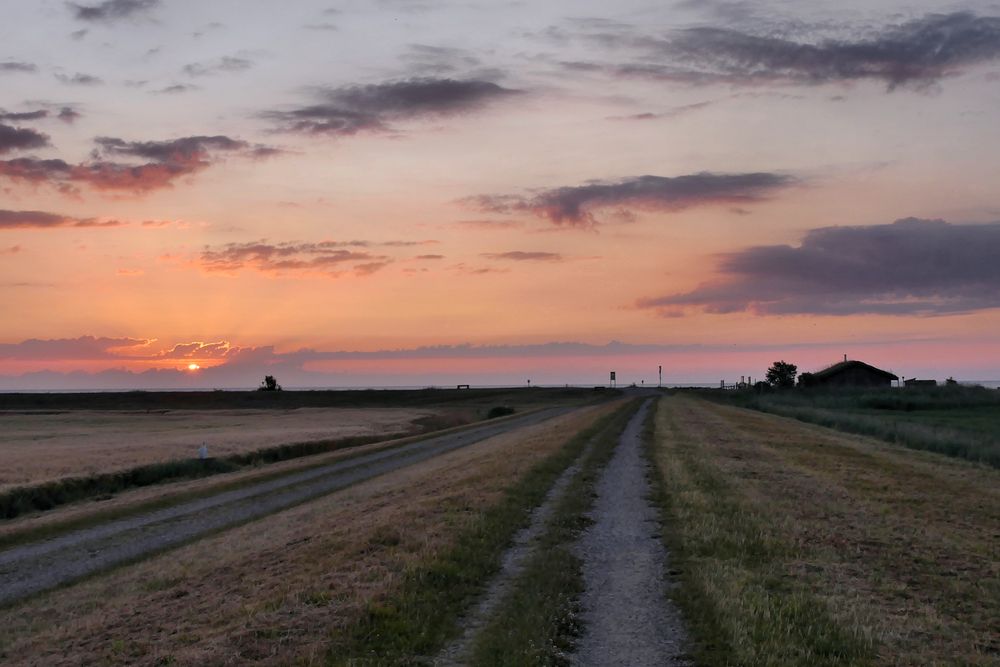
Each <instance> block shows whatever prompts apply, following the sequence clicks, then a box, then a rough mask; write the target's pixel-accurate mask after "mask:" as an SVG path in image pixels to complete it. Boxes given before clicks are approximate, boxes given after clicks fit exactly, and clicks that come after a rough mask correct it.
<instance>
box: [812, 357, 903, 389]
mask: <svg viewBox="0 0 1000 667" xmlns="http://www.w3.org/2000/svg"><path fill="white" fill-rule="evenodd" d="M898 379H899V378H898V377H896V376H895V375H894V374H892V373H890V372H889V371H884V370H882V369H881V368H875V367H874V366H872V365H870V364H866V363H865V362H863V361H854V360H850V361H847V360H844V361H841V362H839V363H836V364H834V365H833V366H830V367H829V368H824V369H823V370H821V371H817V372H816V373H803V374H802V377H800V384H802V386H804V387H891V386H892V382H893V380H898Z"/></svg>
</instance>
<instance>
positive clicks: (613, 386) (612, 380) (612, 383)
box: [611, 371, 617, 389]
mask: <svg viewBox="0 0 1000 667" xmlns="http://www.w3.org/2000/svg"><path fill="white" fill-rule="evenodd" d="M616 386H617V385H616V384H615V372H614V371H611V388H612V389H614V388H615V387H616Z"/></svg>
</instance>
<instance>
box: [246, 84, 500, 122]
mask: <svg viewBox="0 0 1000 667" xmlns="http://www.w3.org/2000/svg"><path fill="white" fill-rule="evenodd" d="M518 92H519V91H516V90H512V89H509V88H503V87H501V86H499V85H497V84H495V83H492V82H490V81H481V80H475V79H466V80H457V79H435V78H414V79H407V80H403V81H393V82H387V83H378V84H371V85H365V86H346V87H342V88H327V89H321V90H319V91H317V97H318V103H317V104H311V105H307V106H302V107H299V108H296V109H290V110H282V111H270V112H267V113H266V114H265V117H267V118H270V119H271V120H274V121H277V122H278V123H279V124H280V125H281V129H283V130H285V131H290V132H302V133H307V134H329V135H334V136H337V135H344V136H350V135H353V134H357V133H359V132H385V131H389V130H391V129H392V127H391V124H392V123H393V122H396V121H401V120H409V119H414V118H424V117H434V116H452V115H458V114H463V113H469V112H472V111H476V110H478V109H481V108H482V107H484V106H485V105H487V104H488V103H490V102H493V101H496V100H499V99H503V98H506V97H510V96H511V95H515V94H517V93H518Z"/></svg>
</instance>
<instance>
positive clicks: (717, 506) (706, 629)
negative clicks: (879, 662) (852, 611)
mask: <svg viewBox="0 0 1000 667" xmlns="http://www.w3.org/2000/svg"><path fill="white" fill-rule="evenodd" d="M662 400H669V399H661V401H662ZM654 410H662V406H660V405H659V402H658V404H657V405H656V406H654ZM650 418H651V420H654V421H651V422H649V423H648V425H647V430H646V442H645V449H646V455H647V456H648V457H649V459H650V461H652V462H653V466H652V481H653V494H652V497H653V500H654V502H655V503H656V504H657V506H658V508H659V511H660V517H661V522H662V523H663V525H664V530H663V533H662V534H663V539H664V541H665V543H666V545H667V548H668V550H669V552H670V561H671V567H672V569H673V571H674V572H677V573H679V574H678V579H679V585H678V586H676V587H675V588H674V589H673V594H672V596H673V598H674V600H675V602H676V603H677V604H678V606H679V607H680V609H681V610H682V612H683V613H684V616H685V620H686V621H687V624H688V628H689V631H690V634H691V639H692V644H693V645H692V654H693V656H694V658H695V662H696V664H698V665H702V666H704V667H716V666H718V667H723V666H726V667H728V666H730V665H743V666H748V667H749V666H769V667H770V666H773V667H779V666H781V667H783V666H788V665H803V666H805V665H809V666H815V667H834V666H836V667H841V666H846V665H851V666H863V665H868V664H870V662H871V660H872V657H873V652H874V649H873V647H872V645H871V644H870V642H869V641H867V640H866V639H865V638H864V637H861V636H859V635H856V634H854V633H853V632H851V631H850V630H849V629H846V628H844V627H842V626H841V625H840V624H838V623H837V622H836V621H835V620H834V619H833V618H832V616H831V615H830V612H829V609H828V608H827V606H826V605H825V603H824V602H823V600H822V599H821V598H819V597H818V596H817V595H815V594H814V593H813V591H812V590H811V589H810V588H809V587H808V586H807V585H806V584H805V583H803V582H800V581H795V580H793V579H792V578H790V577H788V576H787V572H788V570H789V567H788V565H789V564H790V563H791V562H792V561H793V560H794V559H796V558H797V557H798V556H799V554H798V548H797V545H795V544H793V543H792V542H790V541H788V540H786V539H784V536H783V535H782V533H781V531H780V529H779V528H778V525H779V524H780V517H769V516H765V515H763V514H761V513H760V512H758V511H757V510H756V509H755V508H754V506H753V503H752V502H750V501H748V499H746V498H743V497H741V496H740V495H739V494H738V493H736V492H734V490H733V489H732V488H731V487H730V485H729V484H727V482H726V479H725V476H724V475H723V473H722V471H721V470H719V469H718V468H717V467H715V465H713V462H712V460H711V456H710V454H709V453H707V447H706V446H705V445H704V444H703V443H696V442H689V441H686V440H685V439H684V438H683V436H682V435H681V434H679V433H678V432H677V430H676V429H675V428H674V426H673V424H672V422H671V420H670V419H669V418H667V417H666V415H663V414H658V413H657V412H653V413H651V417H650ZM654 424H655V429H654V426H653V425H654Z"/></svg>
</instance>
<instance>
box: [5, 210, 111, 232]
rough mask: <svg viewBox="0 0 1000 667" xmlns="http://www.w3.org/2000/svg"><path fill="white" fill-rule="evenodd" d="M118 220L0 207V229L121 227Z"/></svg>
mask: <svg viewBox="0 0 1000 667" xmlns="http://www.w3.org/2000/svg"><path fill="white" fill-rule="evenodd" d="M124 224H125V223H124V222H120V221H118V220H98V219H96V218H73V217H70V216H67V215H59V214H58V213H46V212H44V211H8V210H5V209H0V231H2V230H5V229H53V228H56V227H121V226H123V225H124Z"/></svg>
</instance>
